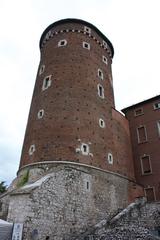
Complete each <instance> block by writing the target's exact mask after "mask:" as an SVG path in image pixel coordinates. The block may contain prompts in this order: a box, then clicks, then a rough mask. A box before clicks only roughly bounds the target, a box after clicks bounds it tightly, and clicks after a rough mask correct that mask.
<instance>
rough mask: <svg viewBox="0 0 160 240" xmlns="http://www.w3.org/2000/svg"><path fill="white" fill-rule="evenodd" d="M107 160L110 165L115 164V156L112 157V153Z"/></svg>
mask: <svg viewBox="0 0 160 240" xmlns="http://www.w3.org/2000/svg"><path fill="white" fill-rule="evenodd" d="M107 159H108V163H109V164H113V155H112V153H108V157H107Z"/></svg>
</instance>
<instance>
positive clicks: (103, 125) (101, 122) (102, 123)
mask: <svg viewBox="0 0 160 240" xmlns="http://www.w3.org/2000/svg"><path fill="white" fill-rule="evenodd" d="M99 126H100V127H101V128H105V126H106V124H105V121H104V120H103V119H102V118H100V119H99Z"/></svg>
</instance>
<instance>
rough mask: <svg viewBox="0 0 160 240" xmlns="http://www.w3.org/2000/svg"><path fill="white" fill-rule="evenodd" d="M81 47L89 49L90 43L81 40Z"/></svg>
mask: <svg viewBox="0 0 160 240" xmlns="http://www.w3.org/2000/svg"><path fill="white" fill-rule="evenodd" d="M83 48H86V49H88V50H90V44H89V43H87V42H83Z"/></svg>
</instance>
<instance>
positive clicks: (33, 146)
mask: <svg viewBox="0 0 160 240" xmlns="http://www.w3.org/2000/svg"><path fill="white" fill-rule="evenodd" d="M35 150H36V148H35V145H34V144H33V145H31V146H30V148H29V151H28V153H29V155H32V154H33V153H34V152H35Z"/></svg>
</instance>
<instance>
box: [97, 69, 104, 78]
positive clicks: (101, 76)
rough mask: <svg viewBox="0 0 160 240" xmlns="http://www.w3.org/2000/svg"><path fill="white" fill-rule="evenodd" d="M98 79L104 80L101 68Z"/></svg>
mask: <svg viewBox="0 0 160 240" xmlns="http://www.w3.org/2000/svg"><path fill="white" fill-rule="evenodd" d="M98 77H99V78H100V79H101V80H103V71H102V70H101V69H100V68H98Z"/></svg>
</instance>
